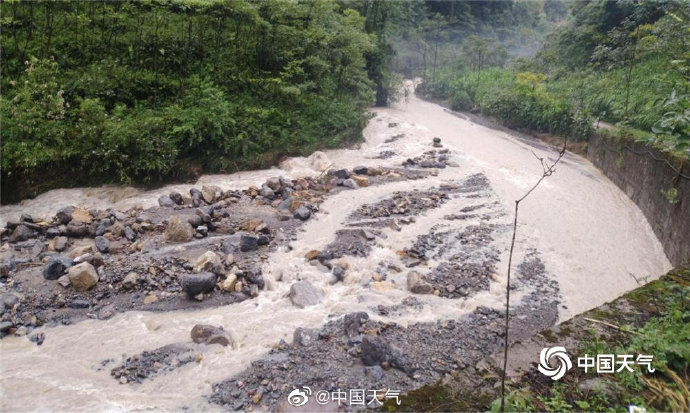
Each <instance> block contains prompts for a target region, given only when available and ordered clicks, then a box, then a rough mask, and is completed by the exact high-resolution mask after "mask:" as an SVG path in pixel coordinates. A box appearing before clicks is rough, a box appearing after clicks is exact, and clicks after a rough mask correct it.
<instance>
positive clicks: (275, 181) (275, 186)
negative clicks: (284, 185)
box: [265, 177, 280, 191]
mask: <svg viewBox="0 0 690 413" xmlns="http://www.w3.org/2000/svg"><path fill="white" fill-rule="evenodd" d="M265 185H266V186H267V187H269V188H271V189H272V190H273V191H277V190H279V189H280V178H278V177H273V178H268V180H267V181H266V184H265Z"/></svg>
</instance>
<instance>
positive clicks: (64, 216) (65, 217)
mask: <svg viewBox="0 0 690 413" xmlns="http://www.w3.org/2000/svg"><path fill="white" fill-rule="evenodd" d="M74 210H75V208H74V207H73V206H68V207H64V208H62V209H61V210H59V211H58V212H57V214H55V220H56V221H57V222H59V223H60V224H63V225H65V224H67V223H68V222H70V221H71V220H72V214H74Z"/></svg>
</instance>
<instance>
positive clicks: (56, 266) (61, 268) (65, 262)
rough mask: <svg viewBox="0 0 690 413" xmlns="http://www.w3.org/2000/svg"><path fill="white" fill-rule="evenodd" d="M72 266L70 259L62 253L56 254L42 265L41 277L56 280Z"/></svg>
mask: <svg viewBox="0 0 690 413" xmlns="http://www.w3.org/2000/svg"><path fill="white" fill-rule="evenodd" d="M71 266H72V260H71V259H69V257H66V256H64V255H56V256H53V257H50V258H49V259H48V262H46V265H45V267H43V278H45V279H46V280H57V279H58V278H60V276H61V275H62V274H63V273H64V272H65V270H67V269H68V268H69V267H71Z"/></svg>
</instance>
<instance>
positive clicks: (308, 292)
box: [288, 281, 323, 308]
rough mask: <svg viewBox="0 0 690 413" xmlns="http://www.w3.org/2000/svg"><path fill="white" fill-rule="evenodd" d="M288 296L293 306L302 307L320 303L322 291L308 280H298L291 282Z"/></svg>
mask: <svg viewBox="0 0 690 413" xmlns="http://www.w3.org/2000/svg"><path fill="white" fill-rule="evenodd" d="M288 296H289V297H290V301H292V304H293V305H295V307H299V308H304V307H309V306H312V305H316V304H318V303H320V302H321V299H322V298H323V291H322V290H321V289H320V288H317V287H314V286H313V285H311V283H309V282H308V281H298V282H296V283H294V284H292V286H291V287H290V293H289V294H288Z"/></svg>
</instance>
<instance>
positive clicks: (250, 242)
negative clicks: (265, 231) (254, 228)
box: [240, 235, 259, 252]
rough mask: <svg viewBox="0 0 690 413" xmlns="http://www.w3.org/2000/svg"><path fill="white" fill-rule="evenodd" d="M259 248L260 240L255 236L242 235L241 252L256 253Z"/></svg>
mask: <svg viewBox="0 0 690 413" xmlns="http://www.w3.org/2000/svg"><path fill="white" fill-rule="evenodd" d="M257 248H259V238H257V237H255V236H253V235H242V236H241V237H240V251H242V252H248V251H256V249H257Z"/></svg>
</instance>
